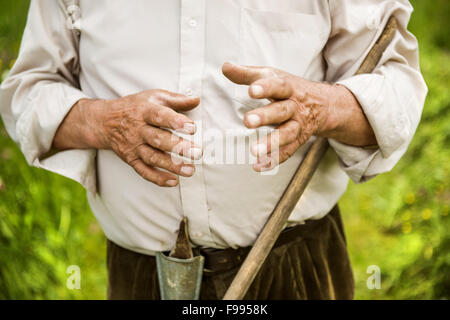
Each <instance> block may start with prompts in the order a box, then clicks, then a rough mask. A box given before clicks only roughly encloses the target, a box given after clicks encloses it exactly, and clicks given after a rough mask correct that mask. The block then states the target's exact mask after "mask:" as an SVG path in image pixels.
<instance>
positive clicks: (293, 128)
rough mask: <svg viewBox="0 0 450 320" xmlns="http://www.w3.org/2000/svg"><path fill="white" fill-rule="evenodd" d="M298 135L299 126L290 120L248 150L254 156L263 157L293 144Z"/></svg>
mask: <svg viewBox="0 0 450 320" xmlns="http://www.w3.org/2000/svg"><path fill="white" fill-rule="evenodd" d="M300 133H301V128H300V124H299V123H298V122H297V121H294V120H290V121H288V122H285V123H283V124H282V125H281V126H279V127H278V129H276V130H274V131H273V132H271V133H270V134H268V135H267V136H266V137H264V138H261V139H259V140H258V141H257V142H256V143H255V144H254V145H253V146H252V147H251V149H250V150H251V152H252V154H253V155H254V156H263V155H265V154H267V153H271V152H274V151H275V150H278V149H280V148H281V147H283V146H285V145H288V144H290V143H291V142H294V141H295V140H296V139H298V137H299V136H300Z"/></svg>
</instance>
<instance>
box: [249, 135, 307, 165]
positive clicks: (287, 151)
mask: <svg viewBox="0 0 450 320" xmlns="http://www.w3.org/2000/svg"><path fill="white" fill-rule="evenodd" d="M300 146H301V142H300V140H299V139H297V140H295V141H294V142H291V143H289V144H288V145H285V146H283V147H281V148H280V149H278V150H277V151H275V152H272V153H270V154H267V155H264V156H262V157H259V158H258V162H256V163H255V164H254V165H253V169H254V170H255V171H257V172H263V171H269V170H272V169H273V168H275V167H276V166H277V165H279V164H280V163H283V162H285V161H286V160H287V159H289V158H290V157H292V155H293V154H294V153H295V152H296V151H297V150H298V148H300Z"/></svg>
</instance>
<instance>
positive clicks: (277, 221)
mask: <svg viewBox="0 0 450 320" xmlns="http://www.w3.org/2000/svg"><path fill="white" fill-rule="evenodd" d="M396 30H397V22H396V20H395V18H394V17H391V18H390V19H389V21H388V23H387V24H386V27H385V28H384V30H383V33H382V34H381V35H380V37H379V38H378V40H377V42H376V43H375V45H374V46H373V47H372V49H370V51H369V53H368V54H367V56H366V58H365V59H364V61H363V62H362V64H361V66H360V67H359V69H358V71H357V72H356V74H361V73H370V72H372V71H373V69H375V67H376V65H377V64H378V62H379V61H380V58H381V56H382V55H383V52H384V50H385V49H386V48H387V46H388V45H389V43H391V41H392V39H393V38H394V35H395V32H396ZM327 149H328V140H327V139H324V138H318V139H316V140H315V141H314V143H313V144H312V146H311V148H310V149H309V151H308V153H307V155H306V156H305V158H304V159H303V161H302V163H301V164H300V165H299V167H298V169H297V171H296V173H295V175H294V177H293V178H292V180H291V182H290V183H289V185H288V186H287V188H286V190H285V191H284V193H283V195H282V197H281V199H280V201H279V202H278V204H277V205H276V207H275V209H274V210H273V212H272V214H271V216H270V218H269V219H268V220H267V222H266V224H265V225H264V228H263V230H262V231H261V233H260V234H259V236H258V239H256V242H255V244H254V245H253V248H252V249H251V251H250V252H249V254H248V256H247V258H246V259H245V261H244V263H243V264H242V266H241V268H240V269H239V271H238V273H237V274H236V276H235V277H234V279H233V282H232V283H231V285H230V287H229V288H228V290H227V292H226V293H225V296H224V298H223V299H224V300H241V299H243V298H244V296H245V294H246V293H247V290H248V288H249V287H250V285H251V284H252V282H253V280H254V279H255V277H256V275H257V273H258V271H259V269H260V268H261V266H262V265H263V263H264V261H265V260H266V258H267V256H268V255H269V253H270V251H271V249H272V247H273V245H274V244H275V242H276V240H277V239H278V236H279V235H280V233H281V231H282V230H283V227H284V226H285V224H286V222H287V220H288V218H289V216H290V214H291V212H292V210H293V209H294V207H295V206H296V205H297V202H298V200H299V199H300V197H301V196H302V194H303V192H304V191H305V189H306V186H307V185H308V183H309V181H310V180H311V178H312V176H313V174H314V171H315V170H316V168H317V167H318V166H319V163H320V160H321V159H322V157H323V155H324V154H325V152H326V151H327Z"/></svg>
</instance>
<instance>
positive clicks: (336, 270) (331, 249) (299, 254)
mask: <svg viewBox="0 0 450 320" xmlns="http://www.w3.org/2000/svg"><path fill="white" fill-rule="evenodd" d="M107 266H108V299H152V300H156V299H160V295H159V285H158V276H157V272H156V261H155V258H154V257H153V256H148V255H144V254H140V253H136V252H133V251H130V250H127V249H124V248H122V247H119V246H118V245H116V244H114V243H113V242H111V241H109V240H108V248H107ZM238 269H239V267H236V268H234V269H232V270H228V271H225V272H223V273H220V274H215V275H213V276H203V281H202V287H201V291H200V299H201V300H212V299H222V297H223V296H224V294H225V292H226V290H227V288H228V286H229V285H230V283H231V281H232V280H233V277H234V276H235V274H236V272H237V271H238ZM353 291H354V281H353V273H352V269H351V266H350V260H349V257H348V253H347V248H346V243H345V236H344V230H343V226H342V221H341V217H340V213H339V209H338V207H337V206H336V207H334V208H333V209H332V210H331V212H330V213H329V214H327V215H326V216H325V217H324V218H322V219H320V220H311V221H307V222H306V223H305V224H304V225H302V226H301V229H300V231H299V236H298V237H297V238H296V239H295V240H293V241H291V242H289V243H287V244H284V245H282V246H279V247H277V248H274V249H273V250H272V251H271V252H270V254H269V256H268V258H267V260H266V261H265V263H264V264H263V266H262V268H261V270H260V271H259V273H258V275H257V276H256V278H255V280H254V282H253V284H252V285H251V287H250V289H249V291H248V292H247V295H246V296H245V299H246V300H253V299H261V300H266V299H352V298H353Z"/></svg>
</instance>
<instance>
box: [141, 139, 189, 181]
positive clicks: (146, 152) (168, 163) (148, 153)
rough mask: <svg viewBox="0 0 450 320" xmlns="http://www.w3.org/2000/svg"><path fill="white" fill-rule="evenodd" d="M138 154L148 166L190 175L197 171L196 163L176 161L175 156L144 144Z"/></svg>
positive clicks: (186, 175)
mask: <svg viewBox="0 0 450 320" xmlns="http://www.w3.org/2000/svg"><path fill="white" fill-rule="evenodd" d="M137 154H138V156H139V157H140V158H141V160H142V161H143V162H144V163H145V164H146V165H148V166H152V167H157V168H161V169H165V170H167V171H170V172H172V173H175V174H178V175H182V176H185V177H190V176H192V175H193V174H194V172H195V167H194V165H192V164H190V163H184V162H182V161H181V159H177V160H180V161H176V162H174V161H173V160H174V159H173V158H172V157H171V156H170V155H169V154H168V153H165V152H162V151H159V150H156V149H153V148H151V147H149V146H146V145H142V146H140V147H139V148H138V149H137Z"/></svg>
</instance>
